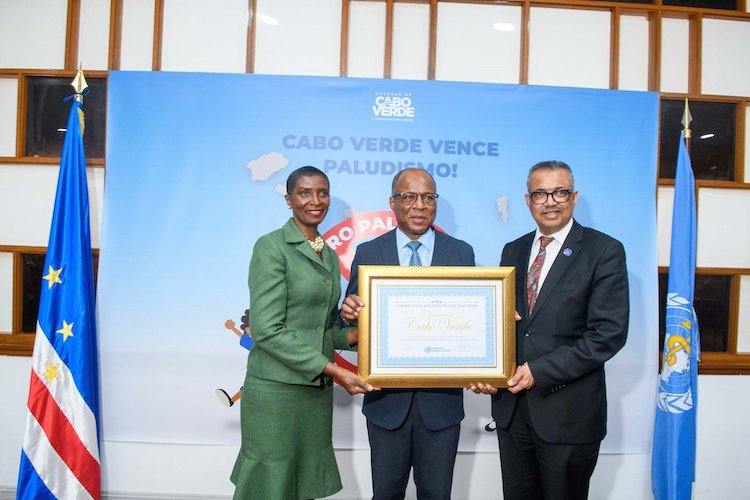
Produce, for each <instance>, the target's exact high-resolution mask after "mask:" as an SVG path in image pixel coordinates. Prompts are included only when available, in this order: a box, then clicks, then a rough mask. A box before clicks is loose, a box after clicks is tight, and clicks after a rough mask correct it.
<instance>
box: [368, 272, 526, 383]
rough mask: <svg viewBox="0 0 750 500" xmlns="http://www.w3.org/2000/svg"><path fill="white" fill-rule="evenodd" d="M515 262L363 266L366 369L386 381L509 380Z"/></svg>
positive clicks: (512, 362)
mask: <svg viewBox="0 0 750 500" xmlns="http://www.w3.org/2000/svg"><path fill="white" fill-rule="evenodd" d="M515 290H516V289H515V269H514V268H513V267H468V266H424V267H421V266H359V296H360V297H361V298H362V299H363V300H364V302H365V307H364V308H363V309H362V311H361V312H360V314H359V347H358V351H359V353H358V373H359V376H360V377H362V378H363V379H365V380H367V381H368V382H369V383H371V384H372V385H373V386H375V387H378V388H386V387H390V388H395V387H414V388H430V387H455V388H459V387H468V386H469V385H470V384H471V383H473V382H484V383H488V384H491V385H493V386H495V387H506V386H507V382H508V379H509V378H510V377H511V372H512V371H513V369H514V365H515V358H516V347H515V333H516V321H515V305H516V299H515Z"/></svg>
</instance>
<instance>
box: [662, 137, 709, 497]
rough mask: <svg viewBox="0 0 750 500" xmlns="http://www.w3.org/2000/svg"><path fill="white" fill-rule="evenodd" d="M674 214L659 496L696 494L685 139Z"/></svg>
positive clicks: (692, 234)
mask: <svg viewBox="0 0 750 500" xmlns="http://www.w3.org/2000/svg"><path fill="white" fill-rule="evenodd" d="M674 184H675V186H674V209H673V213H672V240H671V241H672V247H671V251H670V257H669V259H670V260H669V284H668V286H667V304H666V335H665V338H664V350H663V351H662V371H661V374H660V376H659V388H658V394H657V400H656V422H655V425H654V447H653V451H652V458H651V489H652V491H653V493H654V498H655V500H683V499H689V498H691V496H692V487H693V482H694V481H695V414H696V411H697V404H698V399H697V396H698V394H697V388H698V387H697V386H698V361H699V359H700V334H699V332H698V318H697V316H696V315H695V309H694V308H693V291H694V288H695V245H696V229H695V226H696V224H695V181H694V179H693V169H692V167H691V165H690V156H689V154H688V152H687V149H686V147H685V142H684V140H683V139H682V138H680V144H679V150H678V153H677V172H676V174H675V183H674Z"/></svg>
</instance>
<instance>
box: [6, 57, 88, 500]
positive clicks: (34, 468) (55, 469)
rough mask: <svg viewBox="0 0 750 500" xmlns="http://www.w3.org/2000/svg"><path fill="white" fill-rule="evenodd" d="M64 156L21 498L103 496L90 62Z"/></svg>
mask: <svg viewBox="0 0 750 500" xmlns="http://www.w3.org/2000/svg"><path fill="white" fill-rule="evenodd" d="M71 85H72V86H73V88H74V89H75V94H74V95H73V96H70V97H68V98H66V102H67V101H72V102H71V106H70V113H69V114H68V121H67V127H66V129H65V139H64V141H63V147H62V152H61V155H60V172H59V174H58V180H57V191H56V194H55V203H54V207H53V210H52V223H51V227H50V236H49V240H48V243H47V252H46V254H47V255H46V257H45V263H44V269H46V270H47V274H46V275H45V276H43V277H42V280H43V281H42V284H41V293H40V298H39V312H38V316H37V329H36V336H35V338H34V353H33V355H32V359H31V376H30V382H29V397H28V400H27V405H26V406H27V412H26V430H25V433H24V439H23V445H22V447H21V461H20V465H19V472H18V484H17V487H16V498H17V499H18V500H36V499H39V498H75V499H92V500H99V499H100V498H101V464H100V458H99V369H98V350H97V343H96V318H95V301H94V273H93V266H92V252H91V232H90V222H89V218H90V217H89V197H88V184H87V181H86V155H85V153H84V147H83V129H84V113H83V109H82V107H83V97H84V95H85V94H86V88H87V87H88V85H87V83H86V79H85V78H84V76H83V69H82V68H79V70H78V74H77V75H76V77H75V79H74V80H73V82H72V83H71Z"/></svg>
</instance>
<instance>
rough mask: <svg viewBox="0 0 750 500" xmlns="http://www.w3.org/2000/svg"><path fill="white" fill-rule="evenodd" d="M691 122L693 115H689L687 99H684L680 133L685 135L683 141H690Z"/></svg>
mask: <svg viewBox="0 0 750 500" xmlns="http://www.w3.org/2000/svg"><path fill="white" fill-rule="evenodd" d="M691 121H693V115H691V114H690V107H689V106H688V100H687V97H686V98H685V112H684V113H683V115H682V131H683V132H684V133H685V139H690V122H691Z"/></svg>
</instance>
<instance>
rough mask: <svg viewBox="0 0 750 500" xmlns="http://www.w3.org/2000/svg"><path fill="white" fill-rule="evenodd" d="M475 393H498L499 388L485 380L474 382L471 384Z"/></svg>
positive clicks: (470, 387)
mask: <svg viewBox="0 0 750 500" xmlns="http://www.w3.org/2000/svg"><path fill="white" fill-rule="evenodd" d="M469 389H471V390H472V391H473V392H474V393H475V394H497V388H496V387H493V386H491V385H490V384H485V383H483V382H472V384H471V385H470V386H469Z"/></svg>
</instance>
